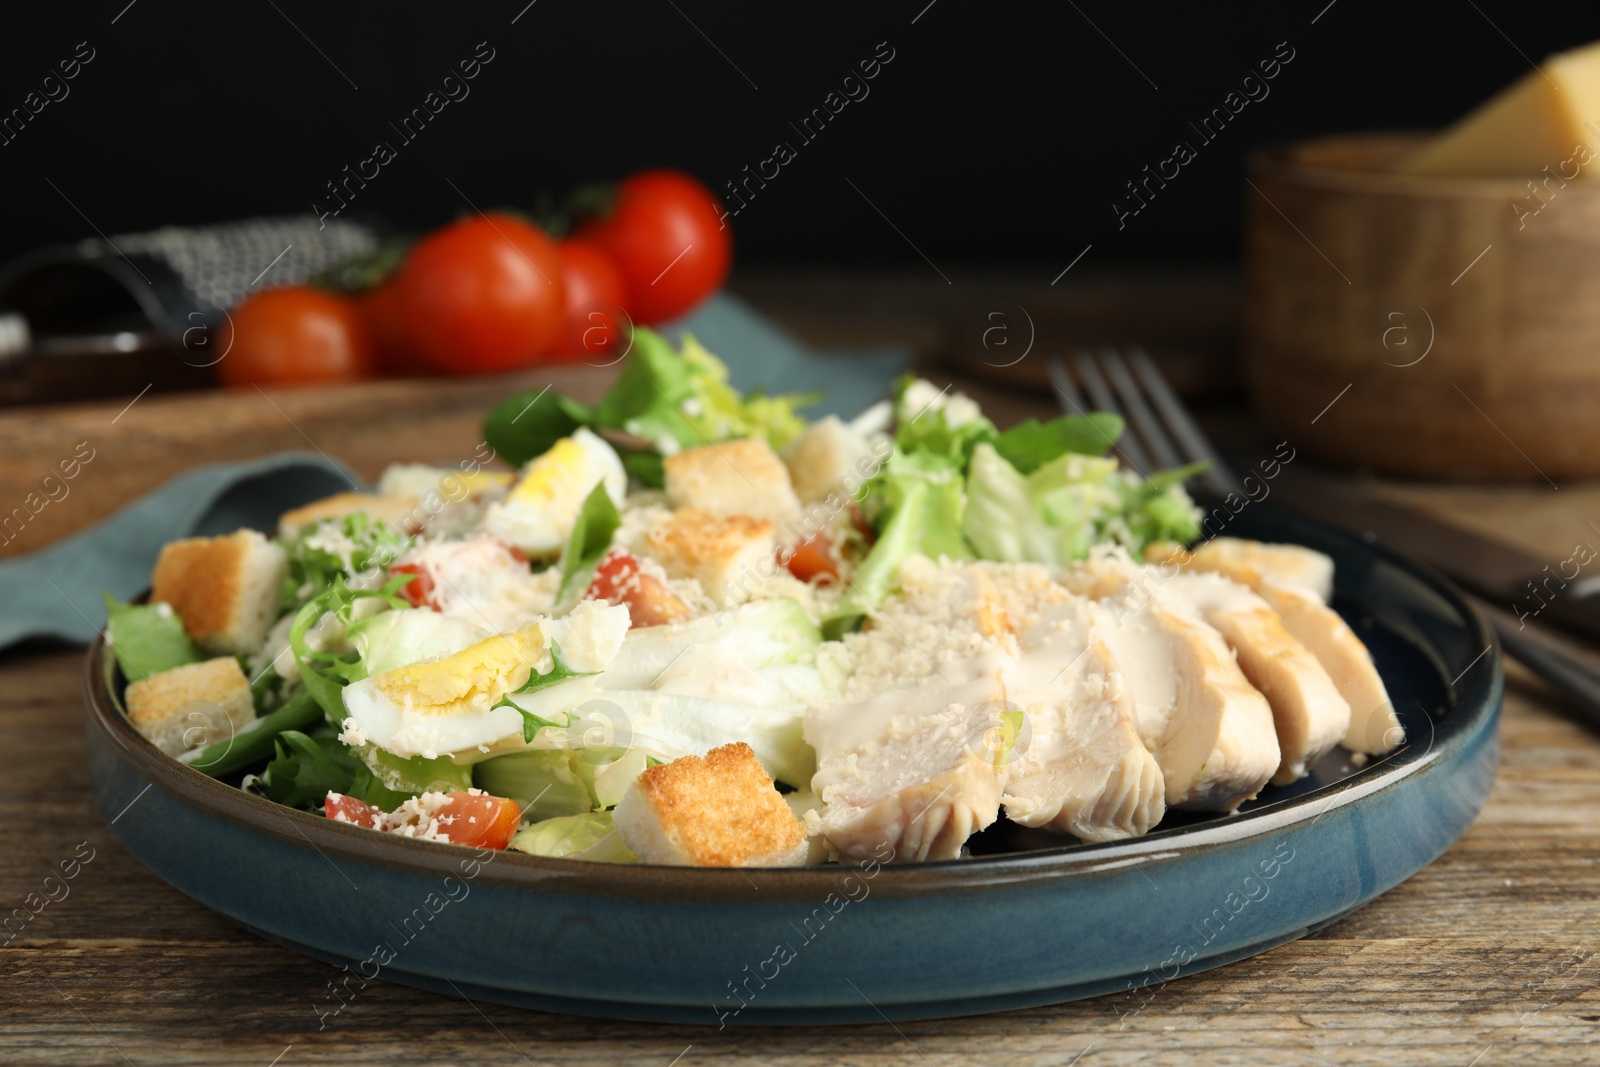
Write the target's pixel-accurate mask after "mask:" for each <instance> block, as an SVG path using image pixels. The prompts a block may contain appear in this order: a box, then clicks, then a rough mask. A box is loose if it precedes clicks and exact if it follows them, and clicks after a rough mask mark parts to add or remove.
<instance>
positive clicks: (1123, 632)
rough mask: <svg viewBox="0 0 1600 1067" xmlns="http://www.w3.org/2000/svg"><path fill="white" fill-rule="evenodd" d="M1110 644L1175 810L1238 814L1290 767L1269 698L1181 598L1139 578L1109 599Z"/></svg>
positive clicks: (1217, 635)
mask: <svg viewBox="0 0 1600 1067" xmlns="http://www.w3.org/2000/svg"><path fill="white" fill-rule="evenodd" d="M1104 604H1105V607H1106V610H1107V612H1108V613H1109V615H1110V617H1111V621H1112V625H1111V626H1109V627H1107V628H1106V630H1105V641H1106V644H1107V646H1108V647H1109V648H1110V650H1111V654H1112V655H1113V656H1114V657H1115V659H1116V662H1117V665H1118V666H1119V668H1120V670H1121V673H1122V675H1123V678H1124V681H1125V684H1126V685H1127V686H1128V690H1129V692H1130V693H1131V694H1132V696H1133V700H1134V704H1135V706H1136V707H1137V708H1138V722H1139V732H1140V735H1141V736H1142V737H1143V739H1144V741H1145V744H1146V745H1147V746H1148V747H1149V748H1150V749H1151V751H1153V752H1154V753H1155V757H1156V762H1157V763H1158V764H1159V765H1160V767H1161V772H1162V775H1163V776H1164V777H1165V779H1166V790H1167V807H1169V808H1189V809H1194V810H1199V811H1233V810H1235V809H1237V808H1238V806H1239V805H1240V804H1242V803H1244V802H1245V801H1246V800H1249V799H1251V798H1253V797H1254V796H1255V795H1256V794H1257V793H1259V792H1260V791H1261V787H1262V786H1264V785H1266V783H1267V780H1268V779H1269V778H1271V777H1272V775H1273V774H1274V773H1276V771H1277V769H1278V765H1279V763H1280V762H1281V754H1280V752H1279V749H1278V735H1277V729H1276V727H1275V726H1274V724H1273V721H1272V709H1271V707H1269V706H1268V704H1267V701H1266V698H1265V697H1263V696H1262V695H1261V694H1260V693H1258V692H1257V691H1256V690H1255V689H1254V688H1253V687H1252V686H1251V685H1250V682H1249V681H1248V680H1247V679H1246V678H1245V676H1244V674H1243V672H1242V671H1241V670H1240V669H1239V664H1238V663H1237V662H1235V660H1234V658H1233V653H1232V652H1231V651H1230V650H1229V648H1228V645H1227V643H1226V642H1225V641H1224V640H1223V638H1222V635H1221V634H1219V633H1218V632H1217V631H1216V630H1215V629H1213V628H1212V627H1211V626H1209V625H1208V624H1207V623H1206V622H1205V620H1204V619H1202V618H1201V617H1200V615H1199V613H1198V612H1197V611H1195V609H1194V608H1193V607H1192V606H1190V605H1189V604H1187V603H1186V602H1184V600H1183V599H1182V598H1181V597H1178V596H1175V595H1173V594H1172V593H1170V592H1168V591H1166V590H1165V589H1163V588H1161V587H1160V585H1159V584H1156V583H1154V582H1151V583H1149V584H1146V583H1145V582H1143V581H1132V582H1129V583H1128V584H1126V585H1125V586H1124V587H1123V588H1122V590H1121V591H1120V592H1117V593H1115V594H1113V595H1112V596H1109V597H1107V598H1106V600H1105V601H1104Z"/></svg>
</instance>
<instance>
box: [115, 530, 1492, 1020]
mask: <svg viewBox="0 0 1600 1067" xmlns="http://www.w3.org/2000/svg"><path fill="white" fill-rule="evenodd" d="M1228 532H1229V533H1230V534H1236V535H1238V536H1241V537H1254V538H1259V539H1261V540H1267V541H1291V542H1298V543H1300V544H1304V545H1309V546H1310V547H1312V548H1316V549H1319V550H1321V551H1323V552H1326V553H1328V554H1330V555H1331V556H1332V557H1333V558H1334V560H1335V562H1336V564H1337V571H1336V573H1337V575H1338V588H1337V590H1336V593H1335V606H1336V607H1337V608H1338V609H1339V611H1340V612H1342V613H1343V614H1344V616H1345V617H1346V618H1347V619H1348V620H1349V621H1350V623H1351V625H1352V626H1354V627H1355V628H1356V631H1357V633H1359V634H1360V635H1361V637H1362V638H1363V639H1364V640H1365V641H1366V642H1367V645H1368V647H1369V648H1371V649H1372V653H1373V655H1374V657H1375V658H1376V660H1377V663H1378V667H1379V669H1380V671H1381V672H1382V674H1383V677H1384V680H1385V682H1386V683H1387V684H1388V687H1389V692H1390V694H1391V695H1392V696H1393V698H1394V703H1395V706H1396V708H1397V710H1398V711H1399V714H1400V718H1401V720H1402V721H1403V722H1404V724H1405V728H1406V733H1407V736H1408V738H1409V740H1408V741H1407V742H1406V744H1405V745H1404V746H1403V747H1402V748H1400V749H1399V750H1397V751H1395V752H1393V753H1391V754H1389V755H1388V756H1386V757H1384V758H1382V759H1378V760H1373V761H1372V762H1369V763H1367V764H1366V765H1365V766H1363V767H1360V768H1356V767H1353V766H1352V765H1351V764H1350V761H1349V758H1348V756H1347V755H1346V754H1345V753H1344V752H1343V750H1335V752H1334V753H1332V754H1330V755H1329V757H1328V758H1326V759H1324V760H1323V761H1322V762H1321V763H1320V764H1319V765H1318V766H1317V767H1316V768H1315V771H1314V773H1313V774H1312V775H1311V777H1309V778H1307V779H1305V780H1303V781H1301V782H1299V783H1297V784H1296V785H1294V786H1292V787H1289V788H1282V789H1280V788H1268V789H1267V790H1266V791H1264V792H1263V793H1262V795H1261V796H1260V797H1259V798H1258V799H1257V800H1256V801H1255V802H1253V803H1251V804H1249V805H1247V806H1246V808H1245V809H1244V811H1243V812H1241V813H1240V814H1238V815H1236V816H1232V817H1226V816H1212V817H1196V816H1181V815H1174V816H1173V817H1171V818H1169V819H1168V821H1167V822H1164V823H1163V824H1162V825H1161V827H1160V828H1159V829H1158V830H1157V832H1155V833H1152V834H1150V835H1148V836H1146V837H1142V838H1138V839H1136V840H1131V841H1124V842H1116V843H1111V844H1099V845H1062V844H1060V843H1059V839H1057V838H1047V837H1038V836H1030V835H1025V834H1024V833H1022V832H1021V831H1019V830H1017V829H1016V828H1008V824H1006V823H1005V822H1004V820H1002V821H1001V823H1000V824H998V825H997V827H995V828H991V829H990V830H988V831H986V832H985V833H984V834H982V835H979V837H978V838H976V839H975V840H974V842H973V846H974V847H973V852H974V856H973V858H971V859H967V860H961V861H954V862H946V863H930V864H924V865H916V866H902V867H878V866H868V867H865V868H851V867H837V866H834V867H822V868H809V869H790V870H765V869H763V870H748V871H745V870H709V869H684V868H670V867H645V866H639V867H625V866H609V865H600V864H587V863H582V862H578V861H571V860H550V859H538V858H535V857H532V856H525V855H522V854H520V853H506V854H492V855H490V854H478V853H474V852H472V851H471V850H468V849H465V848H458V847H455V846H450V845H441V844H434V843H431V842H426V841H415V840H410V839H406V838H400V837H394V836H391V835H386V834H376V833H372V832H371V831H368V830H363V829H360V828H357V827H353V826H348V825H343V824H339V823H334V822H330V821H328V820H326V819H322V818H319V817H316V816H313V815H310V814H306V813H304V812H298V811H290V810H288V809H285V808H282V807H279V806H277V805H274V804H271V803H268V802H267V801H265V800H261V799H258V798H256V797H253V796H249V795H247V794H245V793H243V792H241V791H239V790H237V789H234V788H231V787H229V786H227V785H224V784H223V783H221V782H217V781H213V780H212V779H210V778H207V777H205V776H204V775H202V774H200V773H199V772H197V771H194V770H191V769H190V768H188V767H185V766H183V765H181V764H180V763H178V762H177V761H176V760H173V759H170V758H169V757H167V756H165V755H163V754H162V753H161V752H159V751H158V750H157V749H155V748H154V747H153V746H152V745H150V744H149V743H147V742H146V741H145V740H144V739H143V738H141V737H140V736H139V735H138V734H137V733H135V732H134V730H133V729H132V728H131V727H130V726H129V725H128V724H127V722H126V721H125V719H124V718H123V715H122V713H121V710H120V708H119V702H118V699H117V698H116V696H115V695H114V694H115V679H114V677H113V669H112V664H111V658H110V657H108V656H107V655H106V649H105V648H104V646H103V645H102V644H99V643H97V644H96V645H95V646H94V647H93V648H92V649H91V650H90V653H89V661H88V673H87V683H86V696H87V705H88V715H87V728H88V749H89V768H90V775H91V782H92V788H93V791H94V797H95V802H96V803H97V804H98V805H99V807H100V811H101V813H102V814H103V815H104V816H105V818H106V820H107V821H108V823H109V824H110V826H111V830H112V832H113V833H114V834H116V836H117V838H118V839H119V840H120V841H121V842H122V844H123V845H124V846H126V847H127V849H128V850H129V851H130V852H132V853H133V854H134V855H135V856H137V857H138V858H139V859H140V860H141V861H142V862H143V863H145V864H146V865H147V866H149V867H150V869H151V870H153V871H155V872H156V873H157V874H159V875H160V876H161V877H162V878H164V879H166V880H167V881H168V882H170V883H172V885H174V886H176V887H177V888H178V889H179V890H181V891H183V892H184V893H187V894H188V895H190V896H192V897H194V898H195V899H196V900H199V901H200V902H202V903H203V904H205V905H207V906H208V907H211V908H214V909H216V910H217V911H219V912H222V913H223V914H225V915H227V916H229V917H231V918H233V919H234V920H236V921H238V922H240V923H242V924H244V925H245V926H248V927H249V928H250V929H252V930H255V931H257V932H258V933H260V934H261V935H262V936H263V937H266V938H269V939H271V940H273V941H276V942H278V943H279V944H282V945H287V946H289V947H290V948H294V949H297V950H299V951H301V952H304V953H306V954H307V955H311V956H315V957H317V958H319V959H322V960H326V961H328V962H329V963H332V964H335V965H339V966H342V967H345V968H347V969H348V971H347V973H344V974H343V975H342V976H336V981H337V982H341V983H343V985H344V986H345V987H346V988H348V989H349V990H350V991H351V992H352V993H353V992H355V991H358V990H359V988H360V986H361V985H362V984H363V983H365V982H369V981H372V980H374V979H382V980H385V981H394V982H400V983H404V984H407V985H414V986H421V987H423V988H426V989H434V990H438V991H441V992H445V993H456V994H459V995H465V996H468V997H471V998H474V999H477V998H482V999H484V1000H491V1001H498V1002H501V1003H505V1004H515V1005H525V1006H527V1007H532V1008H541V1009H545V1010H550V1011H565V1012H577V1013H580V1014H587V1015H600V1016H609V1017H615V1018H625V1019H645V1020H667V1021H674V1022H685V1023H699V1024H710V1025H747V1024H777V1023H782V1024H793V1023H841V1022H877V1021H881V1019H882V1018H884V1017H888V1018H890V1019H919V1018H928V1017H938V1016H953V1015H969V1014H975V1013H980V1012H989V1011H998V1010H1001V1009H1006V1008H1021V1007H1028V1006H1031V1005H1037V1004H1049V1003H1055V1002H1059V1001H1064V1000H1071V999H1074V998H1077V997H1087V996H1094V995H1096V994H1102V993H1126V992H1127V991H1128V990H1130V989H1132V988H1134V987H1138V986H1144V985H1152V984H1159V983H1162V982H1168V981H1172V980H1173V979H1175V978H1178V977H1181V976H1183V975H1188V974H1193V973H1195V972H1197V971H1202V970H1205V969H1207V968H1210V967H1216V966H1219V965H1221V964H1225V963H1229V962H1232V961H1233V960H1237V959H1241V958H1243V957H1245V956H1249V955H1252V954H1254V953H1257V952H1262V951H1265V950H1266V949H1270V948H1272V947H1274V946H1276V945H1281V944H1283V943H1284V942H1286V941H1292V940H1294V939H1295V938H1299V937H1303V936H1305V935H1306V934H1308V933H1310V932H1311V931H1313V930H1316V929H1319V928H1320V927H1322V926H1325V925H1327V924H1328V923H1331V922H1333V921H1334V920H1336V919H1338V918H1339V917H1340V916H1343V915H1346V914H1348V913H1350V912H1351V911H1353V910H1354V909H1356V908H1359V907H1360V906H1361V905H1363V904H1365V903H1366V902H1367V901H1369V900H1371V899H1372V898H1373V897H1375V896H1377V895H1378V894H1380V893H1382V892H1384V891H1385V890H1387V889H1389V888H1390V887H1392V886H1394V885H1396V884H1398V883H1399V882H1401V881H1403V880H1404V879H1406V878H1408V877H1410V876H1411V875H1412V874H1414V873H1416V872H1417V871H1418V870H1420V869H1421V868H1423V867H1425V866H1426V865H1427V864H1428V863H1430V862H1432V861H1433V859H1434V858H1435V857H1437V856H1438V855H1439V854H1440V853H1442V852H1443V851H1444V850H1445V849H1446V848H1448V847H1449V846H1450V844H1451V843H1452V842H1453V841H1455V839H1456V838H1457V837H1459V836H1460V834H1461V833H1462V831H1463V830H1465V829H1466V827H1467V825H1468V824H1469V823H1470V822H1471V821H1472V819H1473V817H1474V816H1475V815H1476V814H1477V812H1478V809H1479V808H1480V807H1481V805H1482V804H1483V801H1484V799H1485V798H1486V797H1487V795H1488V793H1489V788H1490V785H1491V784H1492V782H1493V780H1494V772H1495V767H1496V764H1497V762H1498V757H1499V742H1498V735H1497V733H1496V724H1497V722H1498V719H1499V711H1500V699H1501V691H1502V686H1503V675H1502V671H1501V665H1500V658H1499V650H1498V648H1496V647H1495V644H1494V639H1493V637H1492V636H1491V635H1490V633H1489V631H1488V629H1487V627H1486V626H1485V625H1484V624H1483V622H1482V621H1481V620H1480V619H1478V617H1477V616H1476V615H1475V614H1474V613H1473V612H1472V610H1471V609H1470V608H1469V607H1468V606H1467V605H1466V604H1465V603H1464V602H1463V601H1462V599H1461V597H1460V596H1459V595H1457V593H1456V592H1455V591H1454V590H1453V589H1452V588H1451V587H1450V585H1449V584H1448V583H1447V582H1445V580H1444V579H1442V578H1440V577H1439V576H1438V575H1436V574H1434V573H1433V572H1432V571H1429V570H1427V569H1426V568H1423V567H1421V566H1419V565H1418V564H1415V563H1412V562H1410V561H1408V560H1405V559H1403V558H1400V557H1398V556H1396V555H1394V554H1392V553H1389V552H1387V551H1385V550H1384V549H1382V548H1379V547H1376V546H1371V545H1367V544H1364V543H1362V542H1361V541H1360V540H1358V539H1356V538H1353V537H1350V536H1347V535H1346V534H1343V533H1341V532H1338V531H1336V530H1333V529H1331V528H1329V527H1326V526H1322V525H1318V524H1315V523H1312V522H1309V521H1304V520H1299V519H1292V518H1289V517H1286V516H1282V515H1278V514H1275V513H1273V512H1271V511H1269V510H1268V509H1264V508H1258V507H1253V506H1252V507H1251V508H1249V509H1247V510H1246V511H1245V512H1244V513H1242V514H1241V515H1240V516H1238V518H1237V519H1236V520H1235V521H1234V523H1233V524H1232V525H1231V526H1230V528H1229V530H1228ZM135 800H137V804H136V805H135V806H133V807H131V808H130V805H131V804H134V802H135ZM346 999H348V994H347V995H346ZM339 1004H340V1000H339V999H338V998H336V997H335V996H334V995H333V994H332V993H331V992H330V993H329V995H328V998H327V1002H326V1004H325V1005H322V1007H321V1008H319V1010H325V1011H327V1012H328V1013H330V1014H331V1013H334V1012H337V1010H338V1008H339Z"/></svg>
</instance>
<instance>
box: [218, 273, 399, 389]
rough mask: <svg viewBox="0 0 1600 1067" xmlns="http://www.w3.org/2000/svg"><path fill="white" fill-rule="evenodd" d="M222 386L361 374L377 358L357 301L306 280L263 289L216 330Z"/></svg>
mask: <svg viewBox="0 0 1600 1067" xmlns="http://www.w3.org/2000/svg"><path fill="white" fill-rule="evenodd" d="M220 345H221V349H222V352H223V355H222V357H221V358H220V359H219V360H218V361H217V379H218V380H219V381H221V382H222V384H223V385H228V386H235V387H238V386H251V385H297V384H303V383H308V382H348V381H355V380H357V379H360V378H365V377H367V376H368V375H369V374H371V372H372V371H373V369H374V368H375V366H376V363H377V358H376V356H375V354H374V350H373V342H372V336H371V333H370V331H369V330H368V328H367V322H366V320H365V319H364V318H362V316H361V312H360V310H359V309H358V307H357V305H356V302H355V301H354V300H351V299H350V298H348V297H344V296H340V295H338V294H337V293H330V292H327V291H325V290H322V289H314V288H312V287H311V286H309V285H285V286H280V287H278V288H274V289H263V290H262V291H260V292H258V293H252V294H251V295H249V296H247V297H245V299H244V302H243V303H241V304H240V305H239V306H238V307H236V308H234V309H233V310H232V311H231V312H229V313H228V316H227V318H226V319H225V320H224V321H223V324H222V329H221V331H220Z"/></svg>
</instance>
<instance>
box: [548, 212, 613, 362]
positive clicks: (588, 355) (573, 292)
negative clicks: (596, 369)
mask: <svg viewBox="0 0 1600 1067" xmlns="http://www.w3.org/2000/svg"><path fill="white" fill-rule="evenodd" d="M557 250H558V251H559V252H560V253H561V270H562V279H563V281H564V282H565V284H566V290H567V305H566V322H565V324H564V325H563V328H562V333H561V340H560V343H559V345H558V346H557V348H556V354H557V356H558V357H559V358H560V359H561V360H562V361H563V362H569V361H570V362H576V361H578V360H584V361H587V362H591V363H597V364H606V363H609V362H611V361H612V360H613V359H614V358H615V357H616V356H618V355H620V354H621V353H622V352H623V351H624V349H625V348H626V344H627V337H628V330H629V327H630V320H629V318H628V313H627V310H626V305H627V300H628V286H627V283H626V282H624V281H623V278H622V270H621V269H620V268H619V267H618V266H617V264H616V262H615V261H613V260H612V258H611V257H610V256H609V255H608V254H607V253H606V252H605V251H603V250H602V249H601V248H600V247H599V246H598V245H596V244H594V243H592V242H590V241H585V240H583V239H582V238H579V237H569V238H568V239H567V240H565V241H562V242H561V244H560V245H558V246H557Z"/></svg>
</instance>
